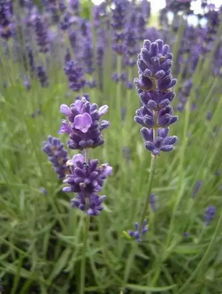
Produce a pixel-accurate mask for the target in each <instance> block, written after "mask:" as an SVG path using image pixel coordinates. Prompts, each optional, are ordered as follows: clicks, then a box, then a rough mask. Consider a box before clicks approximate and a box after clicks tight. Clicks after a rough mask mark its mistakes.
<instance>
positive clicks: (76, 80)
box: [64, 60, 86, 91]
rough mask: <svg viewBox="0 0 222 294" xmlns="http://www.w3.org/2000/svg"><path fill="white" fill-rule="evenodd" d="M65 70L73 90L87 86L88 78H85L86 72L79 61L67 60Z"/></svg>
mask: <svg viewBox="0 0 222 294" xmlns="http://www.w3.org/2000/svg"><path fill="white" fill-rule="evenodd" d="M64 71H65V74H66V75H67V78H68V80H69V87H70V89H71V90H73V91H79V90H81V89H82V88H83V87H84V86H85V84H86V80H85V79H84V72H83V69H82V67H81V66H79V65H78V63H77V62H74V61H73V60H68V61H66V63H65V67H64Z"/></svg>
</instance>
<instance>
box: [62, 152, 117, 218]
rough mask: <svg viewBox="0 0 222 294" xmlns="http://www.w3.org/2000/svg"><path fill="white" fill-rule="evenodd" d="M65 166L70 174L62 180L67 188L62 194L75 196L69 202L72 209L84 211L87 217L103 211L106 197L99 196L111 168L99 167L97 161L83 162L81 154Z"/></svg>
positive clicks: (106, 166) (105, 165)
mask: <svg viewBox="0 0 222 294" xmlns="http://www.w3.org/2000/svg"><path fill="white" fill-rule="evenodd" d="M67 165H68V166H69V169H70V174H68V175H67V177H66V178H65V180H64V183H65V184H68V186H66V187H64V188H63V191H64V192H74V193H77V196H76V197H75V198H73V199H72V200H71V204H72V206H73V207H77V208H79V209H80V210H83V211H85V213H86V214H88V215H98V214H99V213H100V211H101V210H102V209H103V206H102V202H103V201H104V200H105V198H106V196H104V195H103V196H99V195H98V192H99V191H101V189H102V187H103V184H104V181H105V179H106V178H107V177H108V176H109V175H111V173H112V167H111V166H109V165H108V164H102V165H99V162H98V160H95V159H91V160H85V158H84V156H83V155H82V154H76V155H74V156H73V158H72V159H71V160H69V161H68V163H67Z"/></svg>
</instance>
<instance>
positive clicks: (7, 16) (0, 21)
mask: <svg viewBox="0 0 222 294" xmlns="http://www.w3.org/2000/svg"><path fill="white" fill-rule="evenodd" d="M12 16H13V8H12V1H11V0H5V1H0V36H1V37H2V38H3V39H6V40H8V39H9V38H10V37H11V36H12V35H13V31H14V26H13V22H12Z"/></svg>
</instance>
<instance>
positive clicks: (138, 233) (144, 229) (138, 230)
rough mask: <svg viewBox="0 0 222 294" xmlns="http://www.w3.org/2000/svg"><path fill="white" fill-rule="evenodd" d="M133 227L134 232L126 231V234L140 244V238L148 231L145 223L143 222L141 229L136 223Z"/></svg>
mask: <svg viewBox="0 0 222 294" xmlns="http://www.w3.org/2000/svg"><path fill="white" fill-rule="evenodd" d="M134 226H135V230H134V231H128V233H129V235H130V236H131V237H132V238H134V239H135V240H136V241H137V242H141V241H142V237H143V236H144V235H145V233H146V232H147V231H148V225H147V221H144V223H143V224H142V227H140V224H138V223H135V224H134Z"/></svg>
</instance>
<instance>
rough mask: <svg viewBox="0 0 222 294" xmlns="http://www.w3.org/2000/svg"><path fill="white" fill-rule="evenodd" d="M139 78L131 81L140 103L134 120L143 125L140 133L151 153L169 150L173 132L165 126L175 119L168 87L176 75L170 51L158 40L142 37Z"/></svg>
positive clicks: (155, 153) (171, 96)
mask: <svg viewBox="0 0 222 294" xmlns="http://www.w3.org/2000/svg"><path fill="white" fill-rule="evenodd" d="M137 64H138V72H139V78H136V79H135V84H136V87H137V90H138V94H139V96H140V100H141V103H142V106H141V107H140V108H139V109H138V110H137V111H136V116H135V121H136V122H137V123H139V124H141V125H142V126H143V128H142V129H141V134H142V136H143V138H144V141H145V147H146V148H147V149H148V150H149V151H151V153H152V154H153V155H158V154H159V153H160V151H171V150H172V149H173V147H174V144H175V143H176V141H177V137H176V136H168V132H169V126H170V125H171V124H173V123H174V122H175V121H176V120H177V116H174V115H173V108H172V107H171V106H170V105H169V104H170V103H171V101H172V100H173V98H174V93H173V91H172V87H173V86H174V85H175V84H176V79H173V78H172V75H171V64H172V54H171V53H170V52H169V46H168V45H166V44H163V41H162V40H156V41H155V42H152V43H151V42H150V41H149V40H145V41H144V46H143V48H142V49H141V52H140V54H139V57H138V63H137Z"/></svg>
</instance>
